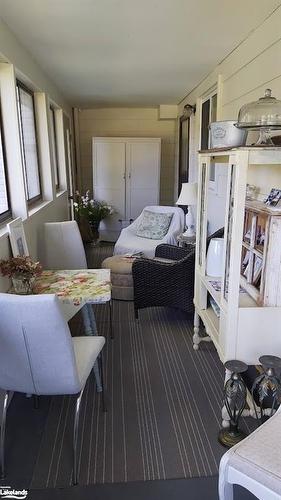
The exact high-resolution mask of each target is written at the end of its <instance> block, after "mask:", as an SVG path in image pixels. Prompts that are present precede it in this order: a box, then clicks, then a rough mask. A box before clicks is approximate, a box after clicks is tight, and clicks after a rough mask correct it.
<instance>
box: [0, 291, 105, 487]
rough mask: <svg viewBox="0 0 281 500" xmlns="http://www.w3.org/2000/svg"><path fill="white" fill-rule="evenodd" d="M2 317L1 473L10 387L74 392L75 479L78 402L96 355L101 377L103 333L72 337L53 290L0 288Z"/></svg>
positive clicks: (75, 476)
mask: <svg viewBox="0 0 281 500" xmlns="http://www.w3.org/2000/svg"><path fill="white" fill-rule="evenodd" d="M0 318H1V321H0V344H1V349H0V388H1V389H3V390H4V391H5V398H4V406H3V415H2V426H1V436H0V465H1V473H2V477H4V473H5V467H4V445H5V424H6V413H7V405H8V399H9V393H10V391H15V392H22V393H29V394H33V395H36V396H40V395H44V394H45V395H58V394H75V395H76V407H75V419H74V430H73V456H74V458H73V461H74V463H73V483H74V484H77V479H78V470H77V457H76V451H77V437H78V423H79V410H80V403H81V398H82V394H83V390H84V387H85V384H86V381H87V379H88V377H89V375H90V373H91V370H92V367H93V365H94V363H95V361H96V360H97V359H98V360H99V362H100V371H101V382H102V381H103V378H102V357H101V355H100V356H99V354H100V353H101V350H102V348H103V346H104V343H105V338H104V337H98V336H91V337H88V336H87V337H76V338H72V337H71V335H70V331H69V328H68V325H67V323H66V321H65V319H64V317H63V314H62V312H61V309H60V305H59V301H58V298H57V297H56V296H55V295H30V296H19V295H10V294H5V293H1V294H0ZM102 397H104V395H103V391H102ZM103 404H104V399H103Z"/></svg>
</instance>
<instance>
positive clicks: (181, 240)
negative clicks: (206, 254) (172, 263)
mask: <svg viewBox="0 0 281 500" xmlns="http://www.w3.org/2000/svg"><path fill="white" fill-rule="evenodd" d="M177 242H178V246H179V247H185V246H187V245H194V246H195V245H196V235H194V236H184V235H183V233H181V234H178V236H177Z"/></svg>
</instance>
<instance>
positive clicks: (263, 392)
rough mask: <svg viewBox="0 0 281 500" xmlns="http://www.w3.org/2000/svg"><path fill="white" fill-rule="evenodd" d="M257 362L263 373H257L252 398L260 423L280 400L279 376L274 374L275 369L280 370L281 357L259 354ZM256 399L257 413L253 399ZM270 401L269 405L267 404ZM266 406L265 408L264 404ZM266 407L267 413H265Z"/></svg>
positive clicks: (280, 386)
mask: <svg viewBox="0 0 281 500" xmlns="http://www.w3.org/2000/svg"><path fill="white" fill-rule="evenodd" d="M259 362H260V364H261V365H262V368H263V373H262V374H261V375H259V376H258V377H257V378H256V379H255V381H254V383H253V386H252V398H253V401H254V408H255V414H256V418H257V420H258V421H259V423H260V424H262V423H263V422H264V420H265V417H266V416H267V417H271V416H272V415H273V412H274V409H276V405H277V403H278V402H279V403H280V402H281V382H280V378H279V377H278V376H277V375H276V370H279V371H280V370H281V358H279V357H278V356H270V355H266V356H261V357H260V358H259ZM256 400H258V406H259V410H260V411H259V414H258V411H257V405H256V404H255V401H256ZM269 402H270V407H268V404H269ZM265 405H266V406H267V408H266V406H265ZM266 409H268V410H269V411H267V415H266Z"/></svg>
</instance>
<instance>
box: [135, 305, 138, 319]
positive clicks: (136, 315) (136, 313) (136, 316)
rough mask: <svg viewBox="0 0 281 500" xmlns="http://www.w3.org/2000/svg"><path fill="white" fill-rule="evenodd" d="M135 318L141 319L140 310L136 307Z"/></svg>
mask: <svg viewBox="0 0 281 500" xmlns="http://www.w3.org/2000/svg"><path fill="white" fill-rule="evenodd" d="M135 319H139V310H138V309H137V308H136V307H135Z"/></svg>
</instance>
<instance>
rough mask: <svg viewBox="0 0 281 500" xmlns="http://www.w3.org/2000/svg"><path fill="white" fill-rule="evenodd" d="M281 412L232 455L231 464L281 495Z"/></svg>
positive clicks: (230, 454)
mask: <svg viewBox="0 0 281 500" xmlns="http://www.w3.org/2000/svg"><path fill="white" fill-rule="evenodd" d="M280 442H281V412H280V411H279V412H278V413H276V414H275V415H274V416H273V417H271V418H270V419H269V420H268V421H267V422H266V423H265V424H263V425H262V426H261V427H259V428H258V429H257V430H256V431H255V432H253V433H252V434H250V436H249V437H248V438H247V439H245V440H244V441H242V442H241V443H239V445H237V446H235V447H234V448H233V449H232V450H230V453H229V452H228V453H229V461H228V465H230V466H232V467H234V468H235V469H237V470H239V471H240V472H242V473H243V474H246V475H247V476H249V477H251V478H252V479H255V480H256V481H258V482H260V483H262V484H264V485H265V486H267V487H268V488H269V489H271V490H273V491H275V492H276V493H278V494H280V495H281V447H280Z"/></svg>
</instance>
